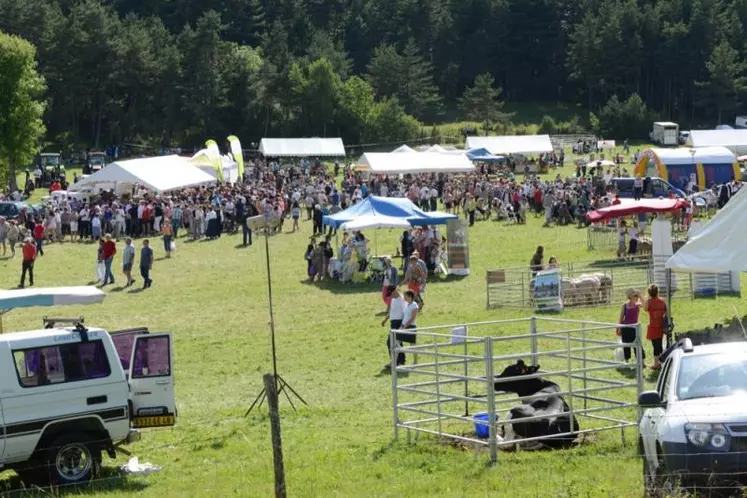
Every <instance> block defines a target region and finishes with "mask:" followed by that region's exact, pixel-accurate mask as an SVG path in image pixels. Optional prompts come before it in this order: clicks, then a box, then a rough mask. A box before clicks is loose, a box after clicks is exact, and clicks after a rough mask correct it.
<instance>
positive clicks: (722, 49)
mask: <svg viewBox="0 0 747 498" xmlns="http://www.w3.org/2000/svg"><path fill="white" fill-rule="evenodd" d="M706 69H708V80H707V81H699V82H696V86H697V87H698V88H700V89H701V94H702V96H701V99H700V100H699V102H698V103H699V105H701V106H702V107H704V108H708V107H715V108H716V112H717V115H718V123H719V124H721V122H722V121H721V120H722V118H723V114H724V112H733V111H734V110H736V108H737V98H738V97H739V95H741V94H744V93H745V92H747V78H745V77H744V76H742V74H743V73H744V72H745V70H747V64H745V63H744V62H743V61H742V60H740V57H739V53H738V52H737V51H736V50H734V49H733V48H732V47H731V45H729V44H728V43H727V42H725V41H724V42H721V43H719V44H718V45H716V47H715V48H714V49H713V54H712V55H711V59H710V60H709V61H708V62H707V63H706Z"/></svg>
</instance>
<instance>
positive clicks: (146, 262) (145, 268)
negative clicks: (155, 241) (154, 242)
mask: <svg viewBox="0 0 747 498" xmlns="http://www.w3.org/2000/svg"><path fill="white" fill-rule="evenodd" d="M152 268H153V249H151V248H150V241H149V240H148V239H145V240H144V241H143V247H142V249H140V275H142V277H143V289H147V288H149V287H150V286H151V284H152V283H153V279H151V278H150V270H151V269H152Z"/></svg>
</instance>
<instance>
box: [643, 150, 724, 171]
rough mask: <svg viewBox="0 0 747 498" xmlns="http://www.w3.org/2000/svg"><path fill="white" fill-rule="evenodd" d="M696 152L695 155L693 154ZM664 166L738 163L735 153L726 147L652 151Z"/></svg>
mask: <svg viewBox="0 0 747 498" xmlns="http://www.w3.org/2000/svg"><path fill="white" fill-rule="evenodd" d="M692 151H695V155H693V152H692ZM651 152H653V153H654V154H656V157H658V158H659V161H661V163H662V164H664V165H665V166H666V165H673V166H674V165H678V164H693V163H695V164H726V163H733V162H734V161H736V160H737V159H736V157H735V156H734V153H733V152H732V151H730V150H729V149H727V148H726V147H699V148H695V149H686V148H679V149H651Z"/></svg>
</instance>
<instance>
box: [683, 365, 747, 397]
mask: <svg viewBox="0 0 747 498" xmlns="http://www.w3.org/2000/svg"><path fill="white" fill-rule="evenodd" d="M734 394H747V358H745V356H744V354H724V353H713V354H707V355H696V356H685V357H684V358H682V361H681V363H680V369H679V375H678V378H677V397H678V398H679V399H681V400H687V399H696V398H714V397H721V396H732V395H734Z"/></svg>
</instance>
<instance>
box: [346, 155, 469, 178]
mask: <svg viewBox="0 0 747 498" xmlns="http://www.w3.org/2000/svg"><path fill="white" fill-rule="evenodd" d="M358 163H359V164H361V165H363V166H364V167H366V170H367V171H370V172H371V173H373V174H378V175H385V174H387V175H392V174H407V173H412V174H418V173H470V172H472V171H474V170H475V166H474V164H472V162H471V161H470V160H469V158H467V155H466V154H464V153H461V154H451V153H445V154H442V153H437V152H416V153H412V154H410V153H407V154H402V153H389V152H367V153H365V154H363V156H361V158H360V160H359V161H358Z"/></svg>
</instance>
